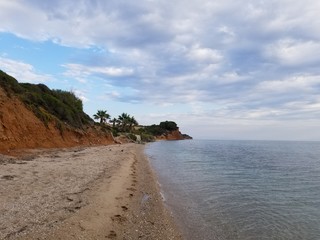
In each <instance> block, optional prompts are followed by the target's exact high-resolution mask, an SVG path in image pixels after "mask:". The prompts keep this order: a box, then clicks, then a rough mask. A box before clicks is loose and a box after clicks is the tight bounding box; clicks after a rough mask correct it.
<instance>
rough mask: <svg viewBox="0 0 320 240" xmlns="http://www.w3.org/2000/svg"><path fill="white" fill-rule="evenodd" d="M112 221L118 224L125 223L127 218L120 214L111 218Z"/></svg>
mask: <svg viewBox="0 0 320 240" xmlns="http://www.w3.org/2000/svg"><path fill="white" fill-rule="evenodd" d="M111 220H112V221H114V222H117V223H124V222H125V221H127V218H126V217H124V216H122V215H120V214H117V215H114V216H113V217H111Z"/></svg>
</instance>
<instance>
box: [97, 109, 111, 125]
mask: <svg viewBox="0 0 320 240" xmlns="http://www.w3.org/2000/svg"><path fill="white" fill-rule="evenodd" d="M93 117H94V119H97V120H99V119H100V124H102V123H105V122H106V121H107V119H109V118H110V114H109V113H107V111H104V110H98V112H97V113H96V114H94V115H93Z"/></svg>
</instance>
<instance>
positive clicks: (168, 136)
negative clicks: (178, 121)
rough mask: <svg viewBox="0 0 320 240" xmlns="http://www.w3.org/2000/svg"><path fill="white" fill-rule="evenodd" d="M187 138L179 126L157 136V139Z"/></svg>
mask: <svg viewBox="0 0 320 240" xmlns="http://www.w3.org/2000/svg"><path fill="white" fill-rule="evenodd" d="M184 139H185V138H184V137H183V135H182V134H181V132H180V131H179V128H178V129H177V130H175V131H171V132H170V133H168V134H165V135H161V136H158V137H157V140H184Z"/></svg>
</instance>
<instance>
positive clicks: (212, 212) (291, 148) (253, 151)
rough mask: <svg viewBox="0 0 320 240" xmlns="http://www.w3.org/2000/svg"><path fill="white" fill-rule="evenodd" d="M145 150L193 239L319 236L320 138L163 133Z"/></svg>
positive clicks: (318, 239)
mask: <svg viewBox="0 0 320 240" xmlns="http://www.w3.org/2000/svg"><path fill="white" fill-rule="evenodd" d="M145 152H146V154H147V156H148V157H149V161H150V163H151V166H152V168H153V169H154V171H155V173H156V175H157V178H158V181H159V184H160V187H161V193H162V195H163V199H164V202H165V204H166V205H167V207H168V208H169V209H170V211H171V212H172V214H173V216H174V218H175V219H176V222H177V223H178V225H179V227H180V229H181V230H182V232H183V236H184V239H187V240H189V239H190V240H194V239H197V240H201V239H209V240H211V239H212V240H215V239H218V240H264V239H266V240H320V142H289V141H288V142H287V141H216V140H184V141H161V142H155V143H151V144H148V145H147V146H146V149H145Z"/></svg>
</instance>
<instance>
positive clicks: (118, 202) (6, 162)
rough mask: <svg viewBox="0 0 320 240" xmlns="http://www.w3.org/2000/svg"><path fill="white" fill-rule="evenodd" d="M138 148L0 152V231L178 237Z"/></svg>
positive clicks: (1, 234) (37, 235)
mask: <svg viewBox="0 0 320 240" xmlns="http://www.w3.org/2000/svg"><path fill="white" fill-rule="evenodd" d="M143 149H144V146H143V145H138V144H123V145H108V146H99V147H77V148H71V149H55V150H33V151H28V152H25V153H24V154H23V155H22V156H19V157H9V156H3V155H0V166H1V167H0V239H182V237H181V234H180V232H179V231H178V229H177V228H176V226H175V224H174V221H173V217H172V216H171V214H170V212H169V211H168V210H167V209H166V208H165V207H164V204H163V201H162V198H161V195H160V191H159V186H158V185H157V181H156V178H155V176H154V174H153V173H152V170H151V168H150V166H149V162H148V160H147V158H146V157H145V155H144V154H143Z"/></svg>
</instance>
